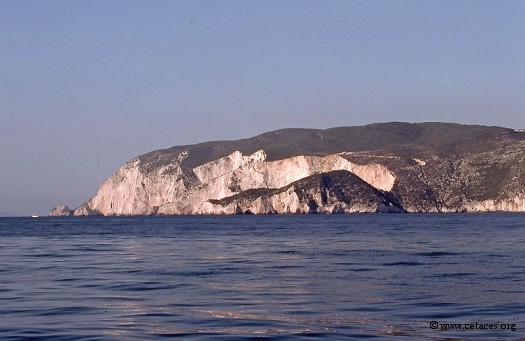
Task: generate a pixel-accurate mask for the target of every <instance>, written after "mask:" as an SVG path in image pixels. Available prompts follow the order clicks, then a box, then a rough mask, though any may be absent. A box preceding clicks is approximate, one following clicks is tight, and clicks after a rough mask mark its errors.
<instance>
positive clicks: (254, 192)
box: [54, 123, 525, 215]
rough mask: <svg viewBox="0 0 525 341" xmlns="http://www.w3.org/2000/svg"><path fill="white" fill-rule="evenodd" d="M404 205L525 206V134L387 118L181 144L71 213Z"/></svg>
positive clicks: (442, 208) (128, 167)
mask: <svg viewBox="0 0 525 341" xmlns="http://www.w3.org/2000/svg"><path fill="white" fill-rule="evenodd" d="M55 211H57V210H54V212H55ZM405 211H407V212H457V211H525V133H523V132H520V131H515V130H512V129H506V128H499V127H483V126H464V125H457V124H443V123H422V124H408V123H385V124H374V125H368V126H363V127H342V128H333V129H327V130H316V129H284V130H278V131H274V132H270V133H266V134H262V135H259V136H256V137H254V138H250V139H245V140H239V141H222V142H207V143H202V144H198V145H192V146H177V147H172V148H169V149H165V150H158V151H154V152H151V153H148V154H144V155H141V156H138V157H136V158H134V159H132V160H131V161H129V162H127V163H126V164H125V165H124V166H122V167H121V168H120V169H119V170H117V171H116V172H115V173H114V174H113V175H112V176H111V177H110V178H108V179H107V180H106V181H105V182H104V183H103V184H102V185H101V187H100V189H99V191H98V193H97V195H96V196H95V197H93V198H92V199H90V200H89V201H88V202H86V203H85V204H83V205H82V206H80V207H79V208H77V209H76V210H75V211H74V214H75V215H97V214H100V215H154V214H238V213H242V214H245V213H253V214H261V213H352V212H405ZM57 212H58V211H57Z"/></svg>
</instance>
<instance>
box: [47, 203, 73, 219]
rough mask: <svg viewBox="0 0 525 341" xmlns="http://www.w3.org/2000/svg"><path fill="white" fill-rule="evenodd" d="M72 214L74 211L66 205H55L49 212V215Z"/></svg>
mask: <svg viewBox="0 0 525 341" xmlns="http://www.w3.org/2000/svg"><path fill="white" fill-rule="evenodd" d="M73 214H74V211H73V210H72V209H70V208H69V207H67V206H66V205H58V206H55V207H54V208H53V209H52V210H51V212H49V216H50V217H69V216H72V215H73Z"/></svg>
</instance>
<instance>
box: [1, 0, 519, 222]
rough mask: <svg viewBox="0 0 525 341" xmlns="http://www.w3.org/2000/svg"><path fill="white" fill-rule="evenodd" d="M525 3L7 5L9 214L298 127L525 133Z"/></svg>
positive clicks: (216, 0)
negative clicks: (146, 156)
mask: <svg viewBox="0 0 525 341" xmlns="http://www.w3.org/2000/svg"><path fill="white" fill-rule="evenodd" d="M524 23H525V1H521V0H519V1H505V0H493V1H483V0H475V1H458V0H452V1H446V0H439V1H438V0H436V1H423V0H421V1H420V0H412V1H395V0H391V1H386V0H385V1H373V0H365V1H354V0H345V1H336V0H330V1H325V0H318V1H307V0H300V1H292V0H280V1H269V0H264V1H220V0H213V1H199V0H190V1H176V0H169V1H158V0H142V1H116V0H102V1H97V0H82V1H75V0H63V1H58V0H47V1H38V0H32V1H27V0H3V1H2V0H0V118H1V120H0V216H1V215H7V214H10V215H30V214H31V213H33V212H35V213H39V214H47V213H48V212H49V210H50V209H51V208H52V207H53V206H55V205H56V204H68V205H69V206H70V207H72V208H75V207H77V206H79V205H80V204H82V203H83V202H84V201H86V200H88V199H89V198H90V197H92V196H93V195H94V194H96V191H97V190H98V187H99V185H100V184H101V183H102V181H103V180H104V179H106V178H107V177H109V176H110V175H111V174H112V173H113V172H114V171H115V170H116V169H117V168H119V167H120V166H121V165H122V164H124V162H126V161H128V160H129V159H131V158H132V157H134V156H136V155H139V154H143V153H145V152H148V151H151V150H155V149H159V148H167V147H170V146H173V145H180V144H192V143H197V142H202V141H207V140H225V139H238V138H242V137H250V136H254V135H257V134H259V133H262V132H266V131H270V130H274V129H279V128H285V127H309V128H329V127H335V126H348V125H362V124H367V123H373V122H387V121H407V122H422V121H445V122H458V123H474V124H483V125H497V126H506V127H510V128H525V111H524V109H525V24H524Z"/></svg>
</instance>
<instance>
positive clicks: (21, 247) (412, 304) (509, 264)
mask: <svg viewBox="0 0 525 341" xmlns="http://www.w3.org/2000/svg"><path fill="white" fill-rule="evenodd" d="M524 264H525V215H524V214H499V213H498V214H495V213H494V214H399V215H389V214H386V215H385V214H383V215H381V214H377V215H375V214H369V215H359V214H356V215H297V216H296V215H290V216H277V215H268V216H176V217H77V218H72V217H71V218H37V219H32V218H1V219H0V302H1V304H0V339H2V340H19V339H20V340H23V339H32V338H33V339H51V340H82V339H88V340H151V339H170V338H174V337H181V338H182V339H202V340H208V339H220V340H232V339H252V338H262V339H279V340H281V339H302V338H305V339H306V338H308V339H316V338H317V339H331V340H333V339H336V340H337V339H341V340H342V339H345V340H346V339H358V338H371V339H383V338H385V339H391V338H394V339H430V340H432V339H434V340H444V339H453V338H454V339H472V340H478V339H502V340H503V339H505V340H507V339H516V340H517V339H525V265H524ZM475 323H478V324H477V325H475ZM448 324H451V325H452V324H454V325H455V324H458V325H460V326H461V329H452V330H451V329H450V328H452V327H449V326H448ZM465 325H466V326H467V327H465ZM489 325H490V326H492V327H494V326H495V327H496V328H495V329H489ZM471 326H472V328H470V327H471ZM480 326H481V327H486V328H479V327H480ZM454 328H455V327H454ZM466 328H467V329H466Z"/></svg>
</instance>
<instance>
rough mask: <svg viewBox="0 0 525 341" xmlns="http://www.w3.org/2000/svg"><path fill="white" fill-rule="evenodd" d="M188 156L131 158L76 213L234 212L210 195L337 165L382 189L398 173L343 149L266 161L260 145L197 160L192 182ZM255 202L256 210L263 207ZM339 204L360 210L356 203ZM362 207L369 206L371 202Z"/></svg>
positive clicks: (289, 204) (280, 206) (284, 209)
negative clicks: (155, 162) (163, 161)
mask: <svg viewBox="0 0 525 341" xmlns="http://www.w3.org/2000/svg"><path fill="white" fill-rule="evenodd" d="M186 156H187V152H182V153H180V154H179V157H178V158H177V159H175V160H173V162H172V163H170V164H167V165H163V166H161V167H158V168H153V169H150V170H148V171H146V170H145V169H146V168H147V167H143V166H144V165H141V160H140V158H135V159H133V160H131V161H129V162H128V163H126V164H125V165H124V166H123V167H121V168H120V169H119V170H117V171H116V172H115V173H114V174H113V175H112V176H111V177H110V178H109V179H107V180H106V181H105V182H104V183H103V184H102V186H101V187H100V189H99V191H98V193H97V195H96V196H95V197H93V198H92V199H91V200H89V201H88V202H87V203H86V204H84V205H82V206H81V207H79V208H78V209H76V210H75V215H91V214H103V215H139V214H141V215H144V214H193V213H200V214H221V213H235V212H232V209H231V208H223V207H218V206H217V205H212V204H211V203H210V202H209V200H210V199H212V200H213V199H222V198H225V197H229V196H232V195H234V194H237V193H240V192H242V191H245V190H249V189H255V188H270V189H272V188H275V189H276V188H281V187H284V186H286V185H288V184H290V183H292V182H294V181H297V180H299V179H302V178H305V177H308V176H310V175H312V174H317V173H326V172H330V171H334V170H346V171H349V172H352V173H354V174H355V175H357V176H358V177H360V178H361V179H362V180H364V181H365V182H367V183H368V184H370V185H371V186H373V187H375V188H377V189H380V190H382V191H390V190H391V189H392V187H393V186H394V182H395V177H394V175H393V174H392V173H391V172H390V171H389V170H388V169H387V168H386V167H384V166H382V165H380V164H376V163H371V164H366V165H358V164H355V163H352V162H350V161H348V160H347V159H345V158H343V157H341V156H340V155H339V154H332V155H328V156H294V157H290V158H286V159H282V160H277V161H266V154H265V153H264V151H263V150H259V151H257V152H255V153H253V154H251V155H243V154H242V153H241V152H239V151H236V152H233V153H231V154H230V155H228V156H225V157H222V158H220V159H218V160H214V161H211V162H208V163H205V164H203V165H200V166H197V167H195V168H194V169H193V173H194V175H195V177H196V178H197V179H198V183H197V184H195V185H189V184H188V182H187V181H186V182H185V178H186V176H185V174H184V172H183V170H182V167H181V162H182V161H183V160H184V158H185V157H186ZM261 200H270V201H272V204H271V207H275V208H277V209H276V211H277V212H276V213H296V212H302V211H307V208H305V207H302V208H301V207H300V204H299V202H298V200H297V199H296V198H295V197H294V196H293V195H292V194H290V195H287V194H286V193H281V194H279V195H276V196H272V197H270V198H267V199H261ZM254 205H255V206H256V204H254ZM261 205H262V204H261ZM334 205H335V204H334ZM264 206H265V205H262V206H261V207H264ZM266 206H267V207H269V206H268V205H266ZM252 208H253V211H252V212H253V213H258V212H259V211H261V209H257V208H256V207H252ZM340 209H341V210H342V211H344V212H353V210H357V211H359V208H357V207H355V208H340ZM363 210H364V211H366V212H368V211H370V208H366V209H363Z"/></svg>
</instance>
